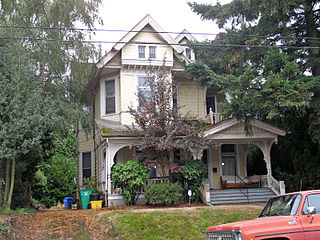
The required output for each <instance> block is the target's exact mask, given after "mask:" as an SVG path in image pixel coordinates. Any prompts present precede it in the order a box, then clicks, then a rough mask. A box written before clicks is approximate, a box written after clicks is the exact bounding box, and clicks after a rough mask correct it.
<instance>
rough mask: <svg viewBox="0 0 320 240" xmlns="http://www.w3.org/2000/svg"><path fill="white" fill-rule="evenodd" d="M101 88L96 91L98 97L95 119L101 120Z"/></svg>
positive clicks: (95, 104)
mask: <svg viewBox="0 0 320 240" xmlns="http://www.w3.org/2000/svg"><path fill="white" fill-rule="evenodd" d="M100 94H101V93H100V88H99V89H98V90H97V91H96V95H95V98H94V111H95V112H94V118H95V119H100V118H101V111H102V110H101V103H100V102H101V101H100V97H101V95H100Z"/></svg>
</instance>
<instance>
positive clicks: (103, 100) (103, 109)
mask: <svg viewBox="0 0 320 240" xmlns="http://www.w3.org/2000/svg"><path fill="white" fill-rule="evenodd" d="M112 80H114V88H115V112H114V113H106V99H107V96H106V82H107V81H112ZM118 103H119V77H118V76H115V77H110V78H104V79H102V80H101V82H100V115H101V117H107V116H112V115H116V114H118V113H119V106H118V105H119V104H118Z"/></svg>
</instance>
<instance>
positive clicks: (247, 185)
mask: <svg viewBox="0 0 320 240" xmlns="http://www.w3.org/2000/svg"><path fill="white" fill-rule="evenodd" d="M234 177H235V178H234V180H235V188H237V180H236V177H237V178H239V179H240V180H241V181H242V182H243V183H244V184H245V186H246V192H247V194H245V193H243V192H242V191H241V188H240V189H239V191H240V192H241V193H242V195H244V196H245V197H246V199H247V200H248V202H249V184H248V183H247V182H246V181H244V180H243V179H242V178H241V177H240V176H239V175H238V174H235V176H234Z"/></svg>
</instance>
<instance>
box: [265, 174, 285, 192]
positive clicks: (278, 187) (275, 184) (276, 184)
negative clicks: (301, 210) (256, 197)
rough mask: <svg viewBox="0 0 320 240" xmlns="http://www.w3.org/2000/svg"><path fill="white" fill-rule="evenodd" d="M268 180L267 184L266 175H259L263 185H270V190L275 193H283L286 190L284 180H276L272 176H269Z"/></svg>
mask: <svg viewBox="0 0 320 240" xmlns="http://www.w3.org/2000/svg"><path fill="white" fill-rule="evenodd" d="M269 181H270V186H269V185H268V175H263V176H261V182H262V186H263V187H270V188H271V190H272V191H273V192H274V193H275V194H277V195H279V194H284V193H285V192H286V189H285V188H286V187H285V184H284V181H278V180H277V179H275V178H274V177H273V176H270V180H269Z"/></svg>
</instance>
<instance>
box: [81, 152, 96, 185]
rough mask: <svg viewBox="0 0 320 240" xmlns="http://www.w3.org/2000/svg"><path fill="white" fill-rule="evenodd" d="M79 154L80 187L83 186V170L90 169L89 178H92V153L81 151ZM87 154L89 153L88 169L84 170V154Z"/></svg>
mask: <svg viewBox="0 0 320 240" xmlns="http://www.w3.org/2000/svg"><path fill="white" fill-rule="evenodd" d="M80 153H81V155H80V156H81V181H80V183H81V185H83V179H84V172H83V170H85V169H90V177H92V176H93V152H92V151H82V152H80ZM88 153H90V165H91V166H90V168H84V162H83V161H84V154H88Z"/></svg>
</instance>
